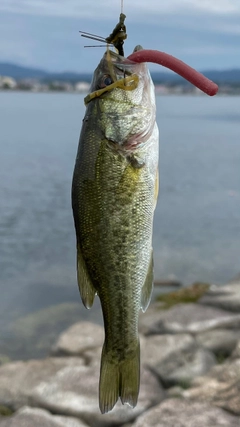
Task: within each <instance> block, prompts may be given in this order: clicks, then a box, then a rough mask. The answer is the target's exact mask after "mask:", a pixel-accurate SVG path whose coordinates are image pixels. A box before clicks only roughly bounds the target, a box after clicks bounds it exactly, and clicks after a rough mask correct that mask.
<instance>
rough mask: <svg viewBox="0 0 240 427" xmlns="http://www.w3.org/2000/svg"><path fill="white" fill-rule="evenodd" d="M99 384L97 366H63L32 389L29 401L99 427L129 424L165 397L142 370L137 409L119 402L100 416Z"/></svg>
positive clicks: (156, 383) (146, 371)
mask: <svg viewBox="0 0 240 427" xmlns="http://www.w3.org/2000/svg"><path fill="white" fill-rule="evenodd" d="M98 382H99V366H78V367H75V368H74V367H71V368H68V367H66V368H63V369H61V370H60V371H59V372H57V373H56V374H55V375H54V376H52V377H51V378H48V379H45V381H42V382H41V383H40V384H39V385H38V386H37V387H35V388H34V389H33V391H32V400H31V402H32V405H33V406H39V407H42V408H45V409H47V410H49V411H51V412H53V413H61V414H65V415H67V416H74V417H79V418H80V419H82V420H84V421H85V422H86V423H87V424H89V425H91V426H92V427H95V426H96V427H102V426H114V425H115V424H124V423H127V422H132V421H133V420H134V419H135V418H136V417H137V416H139V415H140V414H141V413H142V412H144V411H145V410H146V409H148V408H149V407H150V406H152V405H154V404H156V403H158V402H160V401H161V400H162V399H163V397H164V392H163V390H162V388H161V386H160V385H159V383H158V381H157V379H156V378H155V376H154V375H153V374H152V373H150V371H148V370H147V369H145V370H143V372H142V375H141V388H140V393H139V399H138V404H137V406H136V407H135V408H134V409H131V408H130V407H129V406H127V405H124V406H122V404H121V403H120V402H118V403H117V405H116V406H115V408H114V410H113V411H112V412H110V413H108V414H105V415H102V414H101V413H100V410H99V407H98Z"/></svg>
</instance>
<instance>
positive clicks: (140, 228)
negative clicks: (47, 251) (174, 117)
mask: <svg viewBox="0 0 240 427" xmlns="http://www.w3.org/2000/svg"><path fill="white" fill-rule="evenodd" d="M110 56H111V61H112V62H111V64H110V65H109V52H108V54H105V55H104V57H103V59H102V61H101V62H100V64H99V66H98V68H97V69H96V71H95V73H94V77H93V82H92V86H91V91H92V92H94V91H96V90H97V89H98V88H99V87H101V86H100V85H101V82H102V81H103V79H104V76H106V74H107V75H110V76H111V75H112V73H113V70H114V72H115V76H116V80H118V79H120V78H123V72H124V67H125V68H126V69H127V71H128V75H129V74H131V73H132V74H136V75H137V76H138V78H139V82H138V86H137V88H136V89H134V90H131V91H130V90H129V91H128V90H126V91H125V90H124V89H119V88H114V89H112V90H111V91H109V92H105V93H104V94H101V95H100V96H97V97H95V98H94V99H93V100H90V102H89V103H88V105H87V109H86V115H85V118H84V120H83V127H82V131H81V134H80V140H79V148H78V153H77V158H76V164H75V169H74V175H73V185H72V207H73V215H74V222H75V228H76V237H77V252H78V253H77V266H78V284H79V288H80V293H81V297H82V300H83V303H84V305H85V306H86V307H87V308H90V307H91V305H92V304H93V301H94V296H95V294H97V295H98V296H99V298H100V302H101V307H102V311H103V319H104V328H105V342H104V346H103V351H102V360H101V371H100V385H99V404H100V409H101V411H102V412H103V413H104V412H108V411H109V410H111V409H112V408H113V406H114V405H115V403H116V401H117V400H118V398H119V397H120V398H121V401H122V403H128V404H130V405H131V406H135V405H136V403H137V398H138V393H139V382H140V378H139V375H140V374H139V372H140V356H139V337H138V317H139V310H140V309H141V308H142V310H143V311H145V310H146V308H147V306H148V304H149V301H150V297H151V292H152V281H153V265H152V223H153V214H154V209H155V205H156V197H157V191H156V188H157V163H158V129H157V125H156V123H155V97H154V88H153V84H152V81H151V78H150V75H149V73H148V70H147V67H146V64H137V65H136V64H134V63H132V62H130V61H127V60H126V59H125V58H123V57H120V56H119V55H117V54H115V53H113V52H111V53H110ZM119 64H120V65H121V68H122V69H123V71H120V70H119Z"/></svg>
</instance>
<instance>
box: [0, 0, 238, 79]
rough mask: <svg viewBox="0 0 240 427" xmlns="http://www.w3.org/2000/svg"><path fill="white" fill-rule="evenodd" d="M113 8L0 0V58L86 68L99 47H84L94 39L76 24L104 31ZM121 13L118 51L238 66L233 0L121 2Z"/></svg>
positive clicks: (66, 0)
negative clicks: (121, 36) (124, 28)
mask: <svg viewBox="0 0 240 427" xmlns="http://www.w3.org/2000/svg"><path fill="white" fill-rule="evenodd" d="M120 11H121V0H0V40H1V42H0V62H12V63H16V64H19V65H24V66H31V67H35V68H41V69H45V70H47V71H57V72H58V71H75V72H80V73H81V72H92V71H93V70H94V69H95V68H96V66H97V64H98V62H99V60H100V59H101V57H102V55H103V53H104V48H88V49H87V48H84V45H85V44H95V42H93V43H92V42H91V40H90V43H89V41H88V40H86V39H84V38H82V37H81V36H80V34H79V30H82V31H87V32H90V33H94V34H98V35H99V36H103V37H107V36H108V35H109V34H110V33H111V32H112V30H113V28H114V26H115V25H116V23H117V22H118V19H119V14H120ZM123 12H124V13H125V15H126V16H127V18H126V21H125V23H126V26H127V34H128V39H127V40H126V42H125V45H124V46H125V56H127V55H129V54H130V53H131V52H132V50H133V49H134V47H135V46H136V45H138V44H141V45H142V46H143V47H145V48H148V49H158V50H161V51H164V52H167V53H169V54H171V55H174V56H176V57H178V58H179V59H182V60H183V61H185V62H187V63H188V64H189V65H191V66H192V67H195V68H196V69H198V70H201V71H204V70H207V69H218V70H223V69H231V68H240V0H138V1H137V0H131V1H130V0H123ZM150 69H152V70H159V71H161V69H160V67H159V66H156V65H152V66H151V67H150ZM164 71H165V70H164Z"/></svg>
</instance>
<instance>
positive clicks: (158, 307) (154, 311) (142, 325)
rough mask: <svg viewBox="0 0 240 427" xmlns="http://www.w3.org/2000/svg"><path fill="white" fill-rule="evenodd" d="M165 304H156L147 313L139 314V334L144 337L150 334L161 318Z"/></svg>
mask: <svg viewBox="0 0 240 427" xmlns="http://www.w3.org/2000/svg"><path fill="white" fill-rule="evenodd" d="M163 306H164V304H163V303H162V302H154V303H152V304H150V306H149V307H148V309H147V311H146V312H145V313H143V312H142V311H140V314H139V332H140V333H141V334H143V335H145V334H147V333H148V332H149V329H150V327H151V326H152V325H153V324H154V323H155V322H156V320H157V319H159V317H160V316H161V314H162V313H163V312H164V311H163V309H162V308H163Z"/></svg>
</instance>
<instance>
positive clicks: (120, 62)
mask: <svg viewBox="0 0 240 427" xmlns="http://www.w3.org/2000/svg"><path fill="white" fill-rule="evenodd" d="M135 49H137V50H138V46H137V47H136V48H135ZM135 49H134V52H135ZM99 67H101V68H102V70H103V71H102V75H105V76H109V77H110V80H111V84H107V85H105V86H104V87H101V88H99V89H97V90H94V91H92V92H91V93H90V94H88V95H87V96H86V97H85V98H84V103H85V105H87V104H89V102H91V101H92V100H94V99H96V98H99V97H101V96H102V95H103V94H104V93H106V92H110V91H112V90H113V89H116V88H118V89H122V90H125V91H132V90H135V89H136V88H137V87H138V84H139V75H138V74H139V73H138V71H139V70H140V69H141V68H142V67H143V64H136V63H135V62H133V61H130V60H129V59H127V58H125V57H123V56H121V55H119V54H117V53H115V52H113V51H110V50H109V49H107V51H106V52H105V54H104V56H103V58H102V60H101V62H100V64H99Z"/></svg>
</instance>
